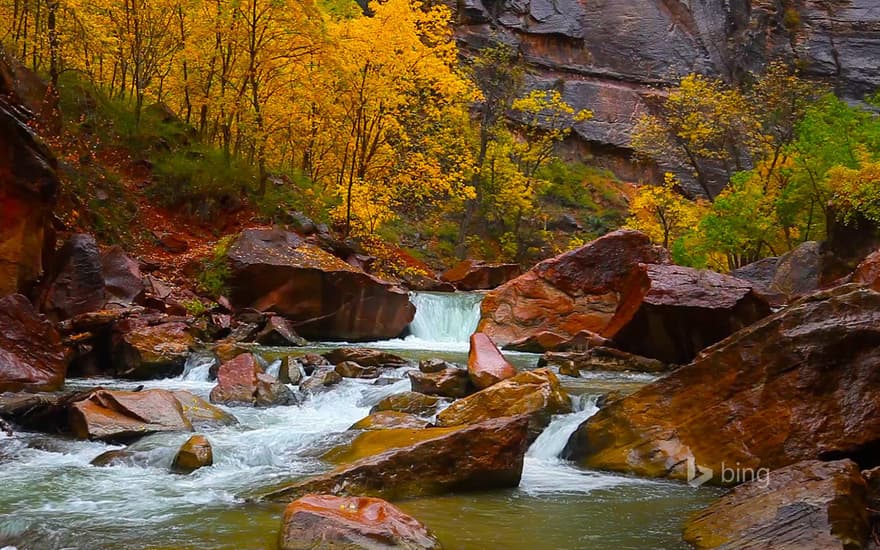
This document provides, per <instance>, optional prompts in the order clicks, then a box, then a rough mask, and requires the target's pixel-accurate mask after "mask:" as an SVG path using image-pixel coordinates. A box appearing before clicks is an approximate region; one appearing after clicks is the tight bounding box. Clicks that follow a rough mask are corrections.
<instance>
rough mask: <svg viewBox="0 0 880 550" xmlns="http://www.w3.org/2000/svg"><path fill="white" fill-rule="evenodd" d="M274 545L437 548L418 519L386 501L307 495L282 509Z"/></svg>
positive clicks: (300, 549) (283, 549)
mask: <svg viewBox="0 0 880 550" xmlns="http://www.w3.org/2000/svg"><path fill="white" fill-rule="evenodd" d="M278 548H279V549H280V550H309V549H312V548H340V549H341V548H351V549H354V548H363V549H369V550H379V549H390V548H398V549H401V550H438V549H439V548H440V543H439V542H438V541H437V539H436V538H435V537H434V535H432V534H431V533H430V532H429V531H428V529H427V527H425V526H424V525H422V524H421V523H420V522H419V521H418V520H417V519H415V518H413V517H411V516H409V515H407V514H406V513H405V512H403V511H402V510H401V509H400V508H397V507H396V506H394V505H392V504H390V503H388V502H386V501H384V500H381V499H378V498H367V497H336V496H333V495H306V496H304V497H302V498H300V499H298V500H296V501H294V502H291V503H290V504H288V505H287V508H285V510H284V517H283V518H282V520H281V533H280V534H279V536H278Z"/></svg>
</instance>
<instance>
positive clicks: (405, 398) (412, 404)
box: [370, 391, 444, 416]
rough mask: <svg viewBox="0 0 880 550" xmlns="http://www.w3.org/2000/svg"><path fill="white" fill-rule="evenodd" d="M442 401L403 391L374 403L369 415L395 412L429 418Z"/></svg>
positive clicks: (430, 396) (432, 396)
mask: <svg viewBox="0 0 880 550" xmlns="http://www.w3.org/2000/svg"><path fill="white" fill-rule="evenodd" d="M443 403H444V401H443V400H442V399H440V398H439V397H437V396H435V395H425V394H423V393H418V392H413V391H405V392H401V393H396V394H394V395H389V396H388V397H386V398H385V399H383V400H381V401H379V402H378V403H376V405H375V406H373V408H372V409H370V414H373V413H377V412H382V411H396V412H402V413H407V414H417V415H424V416H431V415H433V414H434V413H436V412H437V409H438V408H439V407H440V405H442V404H443Z"/></svg>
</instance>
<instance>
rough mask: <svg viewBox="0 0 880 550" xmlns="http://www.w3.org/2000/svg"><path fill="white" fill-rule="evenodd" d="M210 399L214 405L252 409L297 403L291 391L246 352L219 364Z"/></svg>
mask: <svg viewBox="0 0 880 550" xmlns="http://www.w3.org/2000/svg"><path fill="white" fill-rule="evenodd" d="M210 399H211V402H212V403H224V404H226V405H242V406H249V407H268V406H271V405H292V404H294V403H296V397H295V396H294V394H293V392H291V391H290V388H288V387H287V386H285V385H284V384H282V383H281V382H279V381H278V380H276V379H275V377H273V376H269V375H268V374H266V373H265V372H264V371H263V367H261V366H260V364H259V362H257V358H256V357H254V355H253V354H251V353H243V354H241V355H239V356H238V357H236V358H235V359H232V360H231V361H227V362H226V363H223V364H222V365H220V370H218V371H217V385H216V386H214V388H213V389H212V390H211V395H210Z"/></svg>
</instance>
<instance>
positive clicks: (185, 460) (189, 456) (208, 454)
mask: <svg viewBox="0 0 880 550" xmlns="http://www.w3.org/2000/svg"><path fill="white" fill-rule="evenodd" d="M212 464H214V450H213V449H212V448H211V443H210V442H209V441H208V438H207V437H205V436H203V435H194V436H192V437H190V438H189V439H187V440H186V442H185V443H184V444H183V445H181V446H180V450H178V451H177V454H176V455H174V461H173V462H172V463H171V471H172V472H174V473H175V474H191V473H193V472H195V471H196V470H198V469H199V468H204V467H205V466H210V465H212Z"/></svg>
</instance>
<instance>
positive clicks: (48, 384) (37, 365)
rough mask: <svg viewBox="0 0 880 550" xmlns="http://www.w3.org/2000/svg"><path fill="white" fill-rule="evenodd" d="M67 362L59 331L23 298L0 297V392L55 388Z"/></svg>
mask: <svg viewBox="0 0 880 550" xmlns="http://www.w3.org/2000/svg"><path fill="white" fill-rule="evenodd" d="M67 364H68V356H67V353H66V351H65V349H64V347H63V346H62V345H61V335H60V334H58V331H57V330H55V327H53V326H52V323H50V322H49V321H47V320H46V319H45V318H44V317H42V316H41V315H39V314H37V312H36V311H35V310H34V308H33V306H32V305H31V303H30V302H29V301H28V299H27V298H25V297H24V296H22V295H20V294H12V295H9V296H6V297H4V298H0V392H4V391H55V390H57V389H59V388H61V386H62V385H63V384H64V377H65V375H66V373H67Z"/></svg>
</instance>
